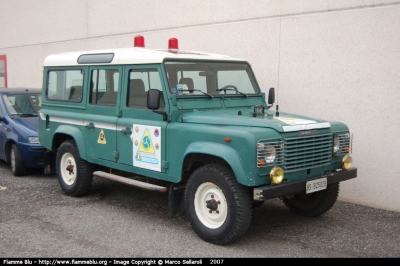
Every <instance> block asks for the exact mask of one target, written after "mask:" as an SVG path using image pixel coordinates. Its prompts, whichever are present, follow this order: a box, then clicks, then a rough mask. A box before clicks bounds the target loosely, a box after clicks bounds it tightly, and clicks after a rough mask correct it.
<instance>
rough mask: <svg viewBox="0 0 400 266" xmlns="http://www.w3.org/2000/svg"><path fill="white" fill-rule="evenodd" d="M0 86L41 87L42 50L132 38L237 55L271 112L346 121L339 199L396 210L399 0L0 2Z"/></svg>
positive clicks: (399, 205) (110, 44) (399, 203)
mask: <svg viewBox="0 0 400 266" xmlns="http://www.w3.org/2000/svg"><path fill="white" fill-rule="evenodd" d="M0 10H2V16H1V17H0V36H1V39H0V55H2V54H6V55H7V60H8V61H7V67H8V86H9V87H16V86H34V87H40V86H41V82H42V63H43V60H44V58H45V57H46V56H47V55H48V54H51V53H58V52H65V51H75V50H86V49H89V50H92V49H99V48H118V47H128V46H132V43H133V37H134V36H136V35H137V34H141V35H143V36H144V37H145V39H146V47H147V48H151V49H153V48H154V49H159V48H163V49H165V48H167V42H168V39H169V38H171V37H176V38H178V39H179V44H180V48H181V49H182V50H187V49H193V50H199V51H207V52H213V53H221V54H228V55H231V56H235V57H241V58H246V59H247V60H248V61H249V62H250V63H251V64H252V66H253V68H254V71H255V73H256V76H257V77H258V81H259V83H260V85H261V87H262V89H263V90H264V91H265V92H267V91H268V89H269V88H270V87H275V88H277V92H278V101H279V109H280V111H285V112H294V113H299V114H303V115H309V116H314V117H320V118H324V119H328V120H335V121H343V122H345V123H347V124H348V126H349V127H350V130H351V131H352V133H353V134H354V148H353V158H354V160H355V166H357V167H358V178H357V179H354V180H350V181H346V182H344V183H342V185H341V191H340V195H339V197H340V199H341V200H345V201H349V202H355V203H360V204H364V205H368V206H373V207H377V208H382V209H388V210H395V211H400V197H399V195H400V175H399V174H398V173H399V172H400V140H399V138H398V134H399V132H400V112H399V111H398V108H397V107H398V105H399V103H400V31H399V25H400V0H335V1H327V0H296V1H289V0H282V1H280V0H265V1H257V0H254V1H232V0H221V1H210V0H202V1H184V0H171V1H156V0H148V1H136V0H130V1H129V0H113V1H108V0H86V1H82V0H69V1H54V0H41V1H32V0H20V1H1V2H0Z"/></svg>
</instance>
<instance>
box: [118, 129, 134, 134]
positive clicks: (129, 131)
mask: <svg viewBox="0 0 400 266" xmlns="http://www.w3.org/2000/svg"><path fill="white" fill-rule="evenodd" d="M121 132H122V133H124V134H132V130H131V129H130V128H129V129H125V128H124V129H122V130H121Z"/></svg>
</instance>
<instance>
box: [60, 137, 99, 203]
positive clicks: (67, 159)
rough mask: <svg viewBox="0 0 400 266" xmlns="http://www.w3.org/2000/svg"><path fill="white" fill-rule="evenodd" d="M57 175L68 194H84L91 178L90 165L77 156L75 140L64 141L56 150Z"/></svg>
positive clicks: (90, 182)
mask: <svg viewBox="0 0 400 266" xmlns="http://www.w3.org/2000/svg"><path fill="white" fill-rule="evenodd" d="M56 164H57V177H58V181H59V182H60V186H61V188H62V190H63V191H64V192H65V193H66V194H67V195H70V196H74V197H78V196H82V195H84V194H86V193H87V192H88V191H89V189H90V185H91V184H92V180H93V170H92V165H91V164H90V163H88V162H86V161H85V160H82V159H81V158H80V156H79V151H78V148H77V147H76V144H75V141H73V140H67V141H64V142H63V143H62V144H61V146H60V148H59V149H58V152H57V159H56Z"/></svg>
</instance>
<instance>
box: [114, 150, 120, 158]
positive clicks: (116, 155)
mask: <svg viewBox="0 0 400 266" xmlns="http://www.w3.org/2000/svg"><path fill="white" fill-rule="evenodd" d="M114 158H115V159H117V160H118V158H119V152H117V151H114Z"/></svg>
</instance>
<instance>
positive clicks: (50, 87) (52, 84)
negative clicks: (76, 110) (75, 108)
mask: <svg viewBox="0 0 400 266" xmlns="http://www.w3.org/2000/svg"><path fill="white" fill-rule="evenodd" d="M83 76H84V71H83V70H81V69H73V70H50V71H49V72H48V78H47V90H46V97H47V99H49V100H59V101H71V102H81V101H82V87H83Z"/></svg>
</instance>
